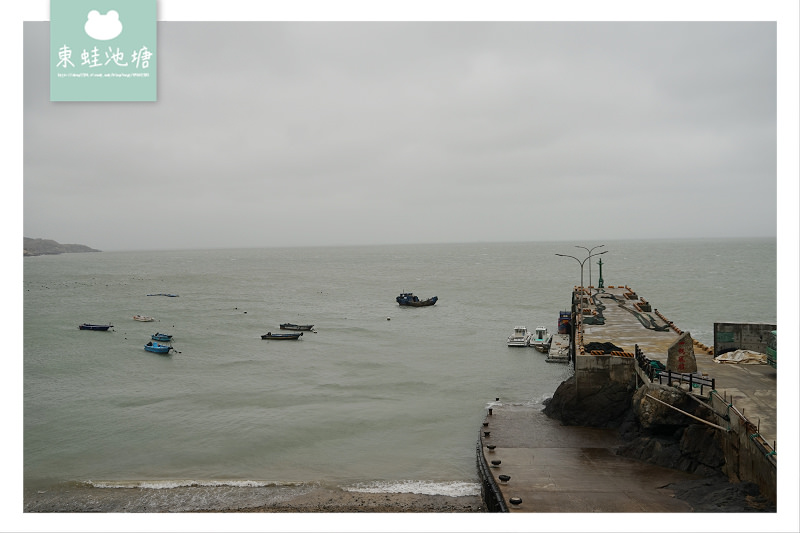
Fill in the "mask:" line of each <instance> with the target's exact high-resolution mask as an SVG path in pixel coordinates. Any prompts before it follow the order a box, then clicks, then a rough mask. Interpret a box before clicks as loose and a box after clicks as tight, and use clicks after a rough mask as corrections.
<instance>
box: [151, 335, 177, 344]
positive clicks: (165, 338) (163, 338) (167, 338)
mask: <svg viewBox="0 0 800 533" xmlns="http://www.w3.org/2000/svg"><path fill="white" fill-rule="evenodd" d="M150 338H151V339H153V340H154V341H161V342H172V335H165V334H164V333H156V334H155V335H150Z"/></svg>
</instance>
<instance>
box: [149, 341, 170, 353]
mask: <svg viewBox="0 0 800 533" xmlns="http://www.w3.org/2000/svg"><path fill="white" fill-rule="evenodd" d="M144 349H145V350H147V351H148V352H153V353H166V354H168V353H169V351H170V350H172V349H173V348H172V346H168V345H166V344H159V343H157V342H148V343H147V344H145V345H144Z"/></svg>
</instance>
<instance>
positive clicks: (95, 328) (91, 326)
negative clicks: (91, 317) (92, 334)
mask: <svg viewBox="0 0 800 533" xmlns="http://www.w3.org/2000/svg"><path fill="white" fill-rule="evenodd" d="M113 327H114V326H112V325H111V324H85V323H84V324H81V325H80V326H78V329H85V330H89V331H108V328H113Z"/></svg>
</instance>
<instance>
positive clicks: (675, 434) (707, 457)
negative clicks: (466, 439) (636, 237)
mask: <svg viewBox="0 0 800 533" xmlns="http://www.w3.org/2000/svg"><path fill="white" fill-rule="evenodd" d="M770 327H771V328H772V329H774V325H765V326H764V327H761V328H757V327H743V328H741V329H742V330H743V331H748V332H752V331H755V330H764V329H765V328H766V329H769V328H770ZM750 337H752V335H750ZM587 348H588V349H587ZM570 364H571V365H573V369H574V374H573V376H572V377H571V378H569V379H568V380H566V381H564V382H563V383H562V384H561V385H560V386H559V387H558V389H557V390H556V392H555V394H554V395H553V398H552V399H551V400H550V401H549V402H547V405H546V407H545V409H544V410H543V412H542V413H531V412H530V409H528V412H527V413H524V411H525V409H524V408H517V407H512V406H500V405H495V406H494V407H493V409H492V411H490V412H487V415H486V417H485V421H484V424H485V425H484V428H482V433H481V436H480V438H479V444H478V456H479V457H478V463H479V474H480V476H481V479H482V488H483V492H482V494H483V497H484V502H485V504H486V507H487V509H489V510H496V511H500V512H503V511H509V512H543V511H562V512H570V511H571V512H583V511H601V512H654V511H661V512H685V511H688V510H695V511H715V510H718V511H731V510H737V511H738V510H742V511H759V510H767V511H769V510H774V509H775V505H776V500H777V488H776V478H777V451H776V448H777V444H776V440H775V435H776V430H775V428H776V425H777V423H776V415H775V413H776V402H777V399H776V397H775V389H776V369H775V368H774V367H771V366H768V365H763V364H759V365H739V364H720V363H718V362H715V361H714V353H713V350H712V349H710V348H709V347H707V346H705V345H702V344H700V343H698V342H696V341H694V340H693V339H691V334H690V333H689V332H685V331H682V330H680V328H678V327H677V326H676V325H675V324H674V323H673V322H671V321H669V320H668V319H667V318H666V317H665V316H664V315H663V314H662V313H660V312H658V310H656V309H654V308H653V307H652V304H650V303H649V302H647V301H646V300H644V299H643V298H641V297H640V296H639V295H637V294H636V292H635V291H633V290H632V289H631V288H630V287H628V286H622V287H608V288H602V287H601V288H598V289H595V288H593V287H590V288H582V287H576V288H575V289H574V290H573V294H572V306H571V324H570ZM540 415H541V417H544V418H545V419H547V420H550V421H556V424H555V425H547V422H544V421H542V420H538V418H537V417H539V416H540ZM531 420H537V421H536V423H535V424H534V425H536V424H539V425H541V426H542V427H540V428H539V430H545V431H552V432H553V435H552V436H550V437H549V438H548V439H543V437H542V436H541V435H539V434H537V432H536V431H533V430H532V429H531V428H530V427H528V426H531V425H532V422H531ZM490 446H491V447H490ZM548 458H550V459H548ZM629 461H633V462H629ZM493 462H495V463H496V464H493ZM643 465H647V466H646V467H645V466H643ZM650 467H652V468H653V469H654V470H650V471H647V473H646V475H642V470H641V469H644V470H647V469H648V468H650ZM501 475H503V476H504V477H503V478H502V479H501V478H500V476H501ZM681 475H685V476H687V477H685V478H681ZM709 480H713V484H715V485H716V486H718V487H721V488H720V489H719V490H720V491H722V492H724V495H722V496H720V497H719V498H718V500H717V501H714V498H713V496H709V495H708V493H709V492H713V491H712V490H711V489H708V488H707V489H706V491H705V494H704V500H703V501H702V502H700V501H697V499H696V492H693V489H692V488H691V487H692V483H695V484H697V483H705V484H706V485H708V484H709V483H711V481H709ZM669 486H671V487H674V490H673V491H672V494H671V495H670V500H671V501H670V500H665V499H664V498H663V497H662V496H663V487H669ZM680 487H689V488H686V489H685V490H683V491H682V490H681V489H680ZM610 488H612V489H611V490H609V489H610ZM732 488H733V490H734V491H737V492H738V498H731V497H730V491H731V489H732ZM611 492H613V493H615V494H616V495H617V497H615V498H612V497H611ZM722 492H721V493H722ZM567 494H569V497H565V495H567ZM620 494H623V495H625V497H619V495H620ZM681 495H684V496H685V497H687V498H689V500H691V499H692V498H693V497H694V498H695V501H682V500H680V497H681ZM673 496H674V497H673ZM512 498H513V500H514V501H513V503H512V501H511V500H512ZM676 498H677V500H676ZM676 501H678V502H681V504H677V503H676ZM709 502H711V503H709ZM684 506H686V507H684Z"/></svg>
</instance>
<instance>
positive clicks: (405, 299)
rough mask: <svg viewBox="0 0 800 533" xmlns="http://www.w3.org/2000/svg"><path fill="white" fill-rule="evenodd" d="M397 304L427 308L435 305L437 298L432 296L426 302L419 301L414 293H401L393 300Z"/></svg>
mask: <svg viewBox="0 0 800 533" xmlns="http://www.w3.org/2000/svg"><path fill="white" fill-rule="evenodd" d="M395 300H397V303H398V304H400V305H404V306H410V307H427V306H429V305H433V304H435V303H436V302H437V301H438V300H439V297H438V296H433V297H431V298H428V299H427V300H420V299H419V297H417V296H415V295H414V293H411V292H401V293H400V296H398V297H397V298H395Z"/></svg>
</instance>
